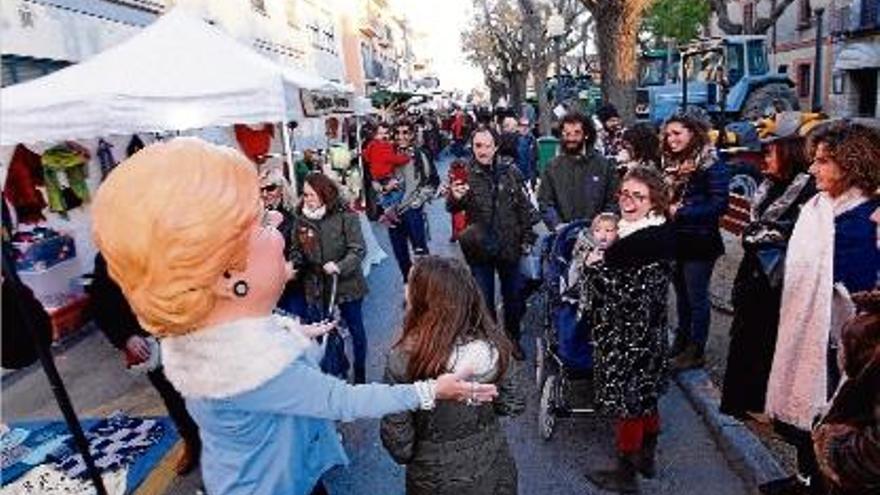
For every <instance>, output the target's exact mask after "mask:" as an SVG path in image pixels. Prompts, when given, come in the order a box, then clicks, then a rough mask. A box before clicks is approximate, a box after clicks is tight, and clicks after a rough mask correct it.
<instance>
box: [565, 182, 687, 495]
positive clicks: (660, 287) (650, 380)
mask: <svg viewBox="0 0 880 495" xmlns="http://www.w3.org/2000/svg"><path fill="white" fill-rule="evenodd" d="M618 198H619V199H618V204H619V206H620V214H621V218H620V221H619V222H618V224H617V239H616V240H614V241H613V242H611V243H610V244H608V245H607V247H606V248H605V249H604V250H603V251H602V254H601V255H599V254H595V255H593V256H589V257H588V259H587V262H586V263H585V264H584V265H583V266H582V270H583V276H582V277H581V280H582V282H581V307H582V310H584V312H585V314H587V315H589V316H588V317H589V318H591V323H592V329H593V338H594V340H595V342H596V345H595V369H594V383H595V384H596V390H595V401H596V404H597V406H598V407H599V409H600V410H601V411H602V412H604V413H606V414H608V415H610V416H613V417H615V418H617V423H616V425H615V437H616V443H617V453H618V456H617V465H616V467H615V468H614V469H606V470H598V471H592V472H590V473H588V475H587V476H588V478H589V479H590V480H591V481H592V482H593V483H594V484H596V485H598V486H599V487H601V488H603V489H606V490H612V491H617V492H623V493H634V492H635V491H637V490H638V474H639V473H641V474H642V475H643V476H645V477H648V478H652V477H654V475H655V453H656V448H657V437H658V435H659V433H660V416H659V410H658V401H659V399H660V396H661V395H662V394H663V392H664V391H665V390H666V382H667V372H666V371H667V365H666V348H667V332H666V297H667V292H668V287H669V282H670V273H671V267H670V262H671V260H672V258H673V256H674V244H675V241H674V237H673V236H674V234H673V232H672V227H671V225H670V224H669V222H668V220H667V216H666V215H667V211H668V207H669V195H668V193H667V190H666V185H665V183H664V181H663V178H662V177H661V176H660V173H659V172H658V171H656V169H652V168H647V167H634V168H633V169H631V170H630V171H629V172H627V174H626V175H625V176H624V179H623V183H622V185H621V188H620V192H619V195H618ZM597 258H599V259H597Z"/></svg>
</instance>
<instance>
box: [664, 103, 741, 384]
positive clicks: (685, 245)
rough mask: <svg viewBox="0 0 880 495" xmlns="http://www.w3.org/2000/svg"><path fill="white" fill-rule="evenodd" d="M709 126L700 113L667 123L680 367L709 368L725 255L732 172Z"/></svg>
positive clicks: (676, 347) (675, 351)
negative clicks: (719, 263) (713, 294)
mask: <svg viewBox="0 0 880 495" xmlns="http://www.w3.org/2000/svg"><path fill="white" fill-rule="evenodd" d="M708 130H709V126H708V124H707V123H706V122H704V121H702V120H701V119H700V118H698V117H697V116H694V115H691V114H676V115H673V116H672V117H670V118H669V119H668V120H667V121H666V124H664V126H663V144H662V146H663V148H662V153H663V171H664V174H665V176H666V182H667V183H668V184H669V186H670V188H671V196H670V197H671V206H670V213H671V217H672V226H673V229H674V231H675V244H676V247H675V251H676V253H675V258H676V264H675V272H674V273H673V279H672V282H673V285H674V287H675V300H676V305H677V312H678V331H677V332H676V335H675V345H674V347H673V355H674V358H673V363H672V364H673V367H674V368H676V369H679V370H681V369H688V368H697V367H701V366H703V364H704V362H705V360H704V357H703V353H704V351H705V349H706V341H707V340H708V337H709V323H710V315H711V309H710V306H709V281H710V280H711V279H712V270H713V268H714V267H715V261H716V260H718V258H719V257H720V256H721V255H722V254H724V243H723V241H722V240H721V229H720V228H719V226H718V221H719V220H720V219H721V215H723V214H724V212H725V211H726V210H727V200H728V186H729V184H730V176H729V172H728V170H727V165H725V163H724V162H723V161H720V160H718V159H717V158H716V156H715V150H714V148H713V146H712V143H711V141H710V139H709V135H708Z"/></svg>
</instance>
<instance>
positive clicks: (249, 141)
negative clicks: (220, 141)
mask: <svg viewBox="0 0 880 495" xmlns="http://www.w3.org/2000/svg"><path fill="white" fill-rule="evenodd" d="M234 129H235V140H236V141H238V145H239V147H241V151H242V153H244V154H245V156H247V157H248V158H250V159H251V161H252V162H254V163H262V162H263V161H264V160H265V158H264V155H265V154H266V153H268V152H269V147H270V146H271V145H272V138H273V137H275V126H274V125H272V124H263V125H261V126H259V127H250V126H247V125H244V124H235V126H234Z"/></svg>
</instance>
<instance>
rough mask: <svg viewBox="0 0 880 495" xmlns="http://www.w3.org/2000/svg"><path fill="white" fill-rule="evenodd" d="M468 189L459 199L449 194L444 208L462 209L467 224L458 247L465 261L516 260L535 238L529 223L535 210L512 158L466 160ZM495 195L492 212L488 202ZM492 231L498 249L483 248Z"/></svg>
mask: <svg viewBox="0 0 880 495" xmlns="http://www.w3.org/2000/svg"><path fill="white" fill-rule="evenodd" d="M468 186H469V188H470V189H469V190H468V193H467V194H465V196H464V197H462V198H461V199H459V200H456V199H454V198H452V197H451V196H450V198H449V199H448V200H447V209H448V210H449V211H450V212H457V211H464V212H465V213H466V216H467V221H468V227H467V228H466V229H465V230H464V232H462V235H461V238H460V245H461V250H462V252H463V253H464V256H465V259H466V260H467V261H468V263H477V264H480V263H489V262H492V261H494V260H495V259H499V260H501V261H506V262H514V261H517V260H519V258H520V256H521V255H522V250H523V246H524V245H528V244H531V243H533V242H534V241H535V234H534V232H533V231H532V225H534V224H535V223H537V220H538V219H537V212H535V210H534V208H533V207H532V204H531V202H529V198H528V196H527V195H526V193H525V190H524V185H523V178H522V175H521V174H520V172H519V169H518V168H517V167H516V163H515V162H514V161H513V160H510V159H507V158H496V162H495V164H493V165H492V166H491V167H487V166H483V165H480V164H479V163H477V162H476V161H473V160H472V161H471V162H470V163H469V164H468ZM493 197H494V198H495V216H494V221H493V217H492V202H493ZM491 235H495V236H497V237H496V240H497V242H496V243H495V244H497V246H498V252H497V253H495V255H494V256H493V255H492V253H488V252H486V249H485V247H486V246H485V242H486V237H487V236H491Z"/></svg>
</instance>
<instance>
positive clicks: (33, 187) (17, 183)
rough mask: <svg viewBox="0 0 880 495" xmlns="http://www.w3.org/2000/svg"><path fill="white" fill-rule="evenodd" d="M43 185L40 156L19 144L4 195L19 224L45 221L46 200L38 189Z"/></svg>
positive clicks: (11, 164)
mask: <svg viewBox="0 0 880 495" xmlns="http://www.w3.org/2000/svg"><path fill="white" fill-rule="evenodd" d="M42 185H43V165H42V163H41V161H40V155H38V154H36V153H34V152H33V151H31V150H29V149H27V148H25V147H24V145H21V144H19V145H18V146H16V147H15V151H14V152H13V154H12V160H11V161H10V162H9V171H8V172H7V174H6V185H5V186H4V189H3V194H4V196H6V198H7V199H8V200H9V202H10V203H12V206H13V207H14V208H15V213H16V215H17V216H18V220H19V222H22V223H37V222H40V221H42V220H45V217H44V216H43V213H42V212H43V208H45V207H46V200H45V198H43V195H42V194H41V193H40V191H39V190H38V189H37V187H38V186H42Z"/></svg>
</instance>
